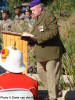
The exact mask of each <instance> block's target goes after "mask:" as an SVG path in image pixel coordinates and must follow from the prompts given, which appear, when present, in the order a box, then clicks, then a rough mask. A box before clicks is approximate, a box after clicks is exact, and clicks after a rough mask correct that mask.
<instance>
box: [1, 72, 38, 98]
mask: <svg viewBox="0 0 75 100" xmlns="http://www.w3.org/2000/svg"><path fill="white" fill-rule="evenodd" d="M10 88H25V89H29V90H31V91H32V93H33V96H34V98H35V100H38V83H37V81H36V80H34V79H32V78H31V77H29V76H27V75H23V74H16V73H5V74H3V75H0V90H2V89H10Z"/></svg>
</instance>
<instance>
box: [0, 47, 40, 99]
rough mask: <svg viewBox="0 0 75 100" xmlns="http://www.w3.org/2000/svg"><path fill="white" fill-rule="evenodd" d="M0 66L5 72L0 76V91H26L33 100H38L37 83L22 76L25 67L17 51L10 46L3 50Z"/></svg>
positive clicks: (21, 56)
mask: <svg viewBox="0 0 75 100" xmlns="http://www.w3.org/2000/svg"><path fill="white" fill-rule="evenodd" d="M0 65H1V66H2V68H4V69H5V70H6V71H5V72H4V73H3V74H1V75H0V90H2V89H13V88H21V89H22V88H23V89H28V90H30V91H31V92H32V94H33V96H34V100H38V83H37V81H36V80H35V79H33V78H31V77H29V76H27V75H24V74H22V72H24V71H25V69H26V67H25V65H24V63H23V55H22V53H21V51H20V50H19V49H17V48H14V47H12V46H9V47H6V48H3V49H2V51H1V53H0Z"/></svg>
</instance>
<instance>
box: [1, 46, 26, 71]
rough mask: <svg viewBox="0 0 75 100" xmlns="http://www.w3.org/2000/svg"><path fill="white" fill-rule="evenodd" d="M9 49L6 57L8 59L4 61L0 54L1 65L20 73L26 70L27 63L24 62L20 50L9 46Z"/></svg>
mask: <svg viewBox="0 0 75 100" xmlns="http://www.w3.org/2000/svg"><path fill="white" fill-rule="evenodd" d="M7 49H8V50H9V54H8V56H7V58H6V61H5V62H3V61H2V60H1V54H0V65H1V66H2V67H3V68H4V69H6V70H8V71H10V72H14V73H20V72H24V71H25V65H24V64H23V56H22V53H21V52H20V50H18V49H16V50H14V49H13V47H7Z"/></svg>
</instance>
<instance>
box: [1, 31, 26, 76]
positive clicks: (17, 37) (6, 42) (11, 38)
mask: <svg viewBox="0 0 75 100" xmlns="http://www.w3.org/2000/svg"><path fill="white" fill-rule="evenodd" d="M2 35H3V46H4V47H7V46H14V43H16V48H18V49H19V50H20V51H21V52H22V54H23V62H24V64H25V66H26V70H25V72H24V73H25V74H27V41H25V40H23V39H22V38H21V33H16V32H10V31H2Z"/></svg>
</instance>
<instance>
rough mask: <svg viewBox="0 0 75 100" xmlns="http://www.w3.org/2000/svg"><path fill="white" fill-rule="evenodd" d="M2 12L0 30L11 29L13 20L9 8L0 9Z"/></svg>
mask: <svg viewBox="0 0 75 100" xmlns="http://www.w3.org/2000/svg"><path fill="white" fill-rule="evenodd" d="M1 13H2V20H1V21H0V26H1V27H2V30H6V31H8V30H11V25H12V23H13V21H12V20H11V18H10V12H9V10H7V9H5V10H2V11H1Z"/></svg>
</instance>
